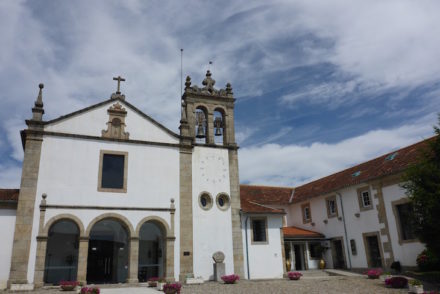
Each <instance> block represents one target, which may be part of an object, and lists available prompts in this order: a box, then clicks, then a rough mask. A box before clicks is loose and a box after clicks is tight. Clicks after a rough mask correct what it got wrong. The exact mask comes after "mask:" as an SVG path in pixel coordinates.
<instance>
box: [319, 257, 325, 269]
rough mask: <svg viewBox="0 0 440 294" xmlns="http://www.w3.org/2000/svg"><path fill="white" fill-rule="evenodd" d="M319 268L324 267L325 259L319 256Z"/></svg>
mask: <svg viewBox="0 0 440 294" xmlns="http://www.w3.org/2000/svg"><path fill="white" fill-rule="evenodd" d="M319 268H320V269H325V260H324V259H322V258H321V260H320V261H319Z"/></svg>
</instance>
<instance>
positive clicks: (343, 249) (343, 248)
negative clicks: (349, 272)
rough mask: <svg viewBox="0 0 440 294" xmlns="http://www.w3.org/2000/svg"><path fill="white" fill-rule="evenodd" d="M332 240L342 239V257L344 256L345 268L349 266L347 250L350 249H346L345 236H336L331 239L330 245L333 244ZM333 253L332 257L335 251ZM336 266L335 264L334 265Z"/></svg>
mask: <svg viewBox="0 0 440 294" xmlns="http://www.w3.org/2000/svg"><path fill="white" fill-rule="evenodd" d="M332 241H341V245H342V255H343V256H342V257H343V258H344V268H347V252H348V250H346V249H345V242H344V237H342V236H339V237H334V238H331V239H330V245H331V246H333V243H332ZM330 250H332V248H330ZM331 253H332V259H333V252H331ZM348 254H350V252H348ZM333 266H334V265H333Z"/></svg>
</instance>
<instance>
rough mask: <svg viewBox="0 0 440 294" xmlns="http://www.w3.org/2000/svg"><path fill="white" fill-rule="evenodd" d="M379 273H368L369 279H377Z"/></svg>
mask: <svg viewBox="0 0 440 294" xmlns="http://www.w3.org/2000/svg"><path fill="white" fill-rule="evenodd" d="M379 277H380V275H368V278H369V279H372V280H375V279H379Z"/></svg>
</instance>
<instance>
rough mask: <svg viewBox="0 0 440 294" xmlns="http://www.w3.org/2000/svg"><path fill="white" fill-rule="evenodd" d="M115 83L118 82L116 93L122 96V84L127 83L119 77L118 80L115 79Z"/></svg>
mask: <svg viewBox="0 0 440 294" xmlns="http://www.w3.org/2000/svg"><path fill="white" fill-rule="evenodd" d="M113 81H118V89H117V91H116V94H121V90H120V86H121V82H125V79H124V78H121V76H118V77H117V78H113Z"/></svg>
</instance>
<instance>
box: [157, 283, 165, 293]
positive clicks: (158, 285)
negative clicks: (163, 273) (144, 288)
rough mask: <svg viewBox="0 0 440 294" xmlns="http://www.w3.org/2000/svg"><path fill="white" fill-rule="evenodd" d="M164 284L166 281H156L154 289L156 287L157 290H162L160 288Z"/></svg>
mask: <svg viewBox="0 0 440 294" xmlns="http://www.w3.org/2000/svg"><path fill="white" fill-rule="evenodd" d="M165 284H166V283H162V282H157V285H156V289H157V290H158V291H162V290H163V286H164V285H165Z"/></svg>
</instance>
